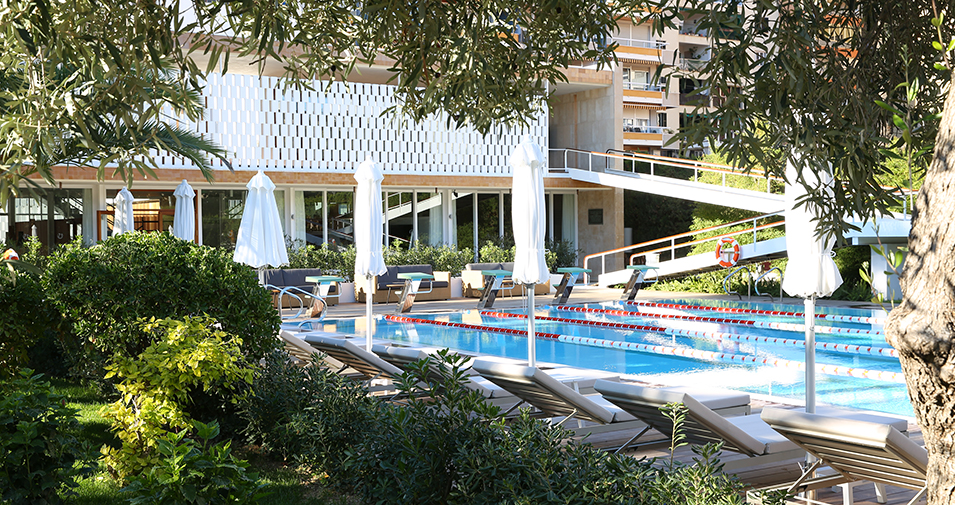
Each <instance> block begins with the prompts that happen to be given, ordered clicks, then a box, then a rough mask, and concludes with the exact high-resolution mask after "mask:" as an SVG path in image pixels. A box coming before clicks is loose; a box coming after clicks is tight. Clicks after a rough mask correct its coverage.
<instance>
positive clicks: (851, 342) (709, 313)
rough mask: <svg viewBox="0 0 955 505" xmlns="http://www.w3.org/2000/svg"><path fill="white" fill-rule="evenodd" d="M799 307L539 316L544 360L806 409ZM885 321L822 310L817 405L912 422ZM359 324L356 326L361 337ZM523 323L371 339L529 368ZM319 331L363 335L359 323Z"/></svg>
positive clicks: (690, 307) (575, 308) (631, 309)
mask: <svg viewBox="0 0 955 505" xmlns="http://www.w3.org/2000/svg"><path fill="white" fill-rule="evenodd" d="M801 311H802V306H794V305H781V304H768V303H739V302H724V301H714V300H697V299H692V300H688V299H678V300H665V301H657V302H623V301H620V302H604V303H599V304H581V305H569V306H561V307H554V306H539V307H538V308H537V310H536V312H535V317H536V324H535V326H536V332H537V334H538V340H537V345H536V347H537V359H538V360H539V361H544V362H554V363H562V364H567V365H571V366H578V367H584V368H594V369H600V370H607V371H613V372H617V373H621V374H628V375H631V376H633V378H636V379H639V380H643V381H648V382H651V383H658V384H666V385H706V386H718V387H723V388H729V389H736V390H740V391H746V392H750V393H754V394H763V395H771V396H779V397H785V398H788V399H791V400H794V401H796V402H801V401H803V400H804V395H805V383H804V378H805V375H804V374H805V372H804V371H803V368H802V367H803V366H804V364H803V362H804V358H805V348H804V342H803V338H804V329H803V326H802V322H803V317H802V315H801V314H799V313H800V312H801ZM884 318H885V313H884V312H883V311H872V310H864V309H848V308H833V307H817V317H816V342H817V346H816V363H817V374H816V390H817V401H818V402H819V403H828V404H833V405H840V406H847V407H856V408H865V409H869V410H876V411H880V412H886V413H890V414H897V415H904V416H912V415H914V414H913V411H912V406H911V404H910V402H909V399H908V395H907V392H906V387H905V384H904V382H903V379H902V375H901V366H900V364H899V360H898V358H897V355H896V354H895V351H894V349H892V348H891V347H890V346H889V345H888V344H887V343H886V342H885V336H884V331H883V324H884ZM356 325H357V326H356ZM526 327H527V322H526V319H525V318H524V316H523V312H522V311H520V310H517V311H513V310H512V311H477V310H472V311H466V312H461V313H455V314H442V315H433V314H422V315H418V314H411V315H404V316H383V317H381V319H379V320H378V323H377V329H376V335H375V338H376V339H381V340H390V341H394V342H399V343H405V344H415V345H422V346H435V347H449V348H451V349H454V350H459V351H464V352H472V353H474V352H476V353H484V354H492V355H497V356H507V357H511V358H517V359H526V358H527V341H526V336H525V334H524V333H523V332H524V330H526ZM322 329H323V330H324V331H333V332H339V333H345V334H355V335H364V322H363V320H362V319H358V320H354V319H343V320H326V321H324V322H323V324H322Z"/></svg>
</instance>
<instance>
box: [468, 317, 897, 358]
mask: <svg viewBox="0 0 955 505" xmlns="http://www.w3.org/2000/svg"><path fill="white" fill-rule="evenodd" d="M481 314H482V315H485V316H491V317H502V318H503V317H511V318H522V319H526V318H527V315H525V314H516V313H510V312H493V311H481ZM534 319H536V320H538V321H553V322H556V323H566V324H578V325H582V326H597V327H601V328H613V329H617V330H632V331H648V332H655V333H664V334H666V335H676V336H681V337H691V338H692V337H697V338H705V339H707V340H717V341H719V340H733V341H737V342H753V343H766V344H773V345H783V346H790V347H802V348H805V347H806V341H805V340H798V339H790V338H778V337H763V336H757V335H739V334H735V333H726V332H722V331H698V330H684V329H680V328H667V327H663V326H646V325H640V324H628V323H611V322H607V321H588V320H586V319H569V318H564V317H549V316H537V317H535V318H534ZM816 349H819V350H822V351H831V352H840V353H846V354H867V355H870V356H885V357H891V358H898V357H899V352H898V351H896V350H895V349H894V348H892V347H872V346H864V345H849V344H833V343H831V342H816Z"/></svg>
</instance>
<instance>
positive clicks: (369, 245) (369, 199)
mask: <svg viewBox="0 0 955 505" xmlns="http://www.w3.org/2000/svg"><path fill="white" fill-rule="evenodd" d="M382 179H384V176H383V175H381V169H380V168H379V167H378V164H377V163H375V161H374V160H373V159H371V157H370V156H369V157H367V158H365V161H363V162H361V164H360V165H358V169H357V170H355V180H356V181H357V182H358V185H357V187H356V188H355V222H354V230H355V253H356V255H355V282H358V279H359V278H361V277H364V278H365V281H366V284H365V321H366V322H365V342H366V345H367V349H368V351H371V338H372V335H374V332H375V328H374V320H373V319H372V309H371V305H372V296H371V293H372V285H371V284H372V282H373V279H374V277H375V276H376V275H382V274H384V273H385V272H387V271H388V267H386V266H385V258H384V254H383V253H382V251H381V241H382V238H383V236H384V225H385V223H384V218H383V217H382V206H381V181H382Z"/></svg>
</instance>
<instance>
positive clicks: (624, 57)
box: [617, 52, 663, 65]
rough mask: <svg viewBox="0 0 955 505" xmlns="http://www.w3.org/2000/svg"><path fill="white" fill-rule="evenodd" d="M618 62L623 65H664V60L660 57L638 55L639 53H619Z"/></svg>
mask: <svg viewBox="0 0 955 505" xmlns="http://www.w3.org/2000/svg"><path fill="white" fill-rule="evenodd" d="M617 60H619V61H620V62H621V63H654V64H656V65H660V64H662V63H663V60H661V59H660V57H659V56H652V55H649V54H638V53H624V54H620V53H619V52H618V53H617Z"/></svg>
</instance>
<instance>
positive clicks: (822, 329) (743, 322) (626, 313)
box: [554, 305, 884, 335]
mask: <svg viewBox="0 0 955 505" xmlns="http://www.w3.org/2000/svg"><path fill="white" fill-rule="evenodd" d="M554 309H555V310H559V311H560V310H562V311H568V312H584V313H591V314H607V315H611V316H623V317H654V318H659V319H679V320H681V321H694V322H700V323H719V324H736V325H740V326H751V327H753V328H766V329H770V330H780V331H793V332H799V333H802V332H804V331H806V326H805V325H803V324H794V323H779V322H775V321H754V320H751V319H727V318H723V317H707V316H690V315H685V314H661V313H655V312H633V311H630V310H622V309H596V308H593V307H576V306H569V305H559V306H557V307H554ZM815 331H816V333H828V334H839V335H884V334H883V333H882V332H881V331H879V330H860V329H856V328H834V327H832V326H816V327H815Z"/></svg>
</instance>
